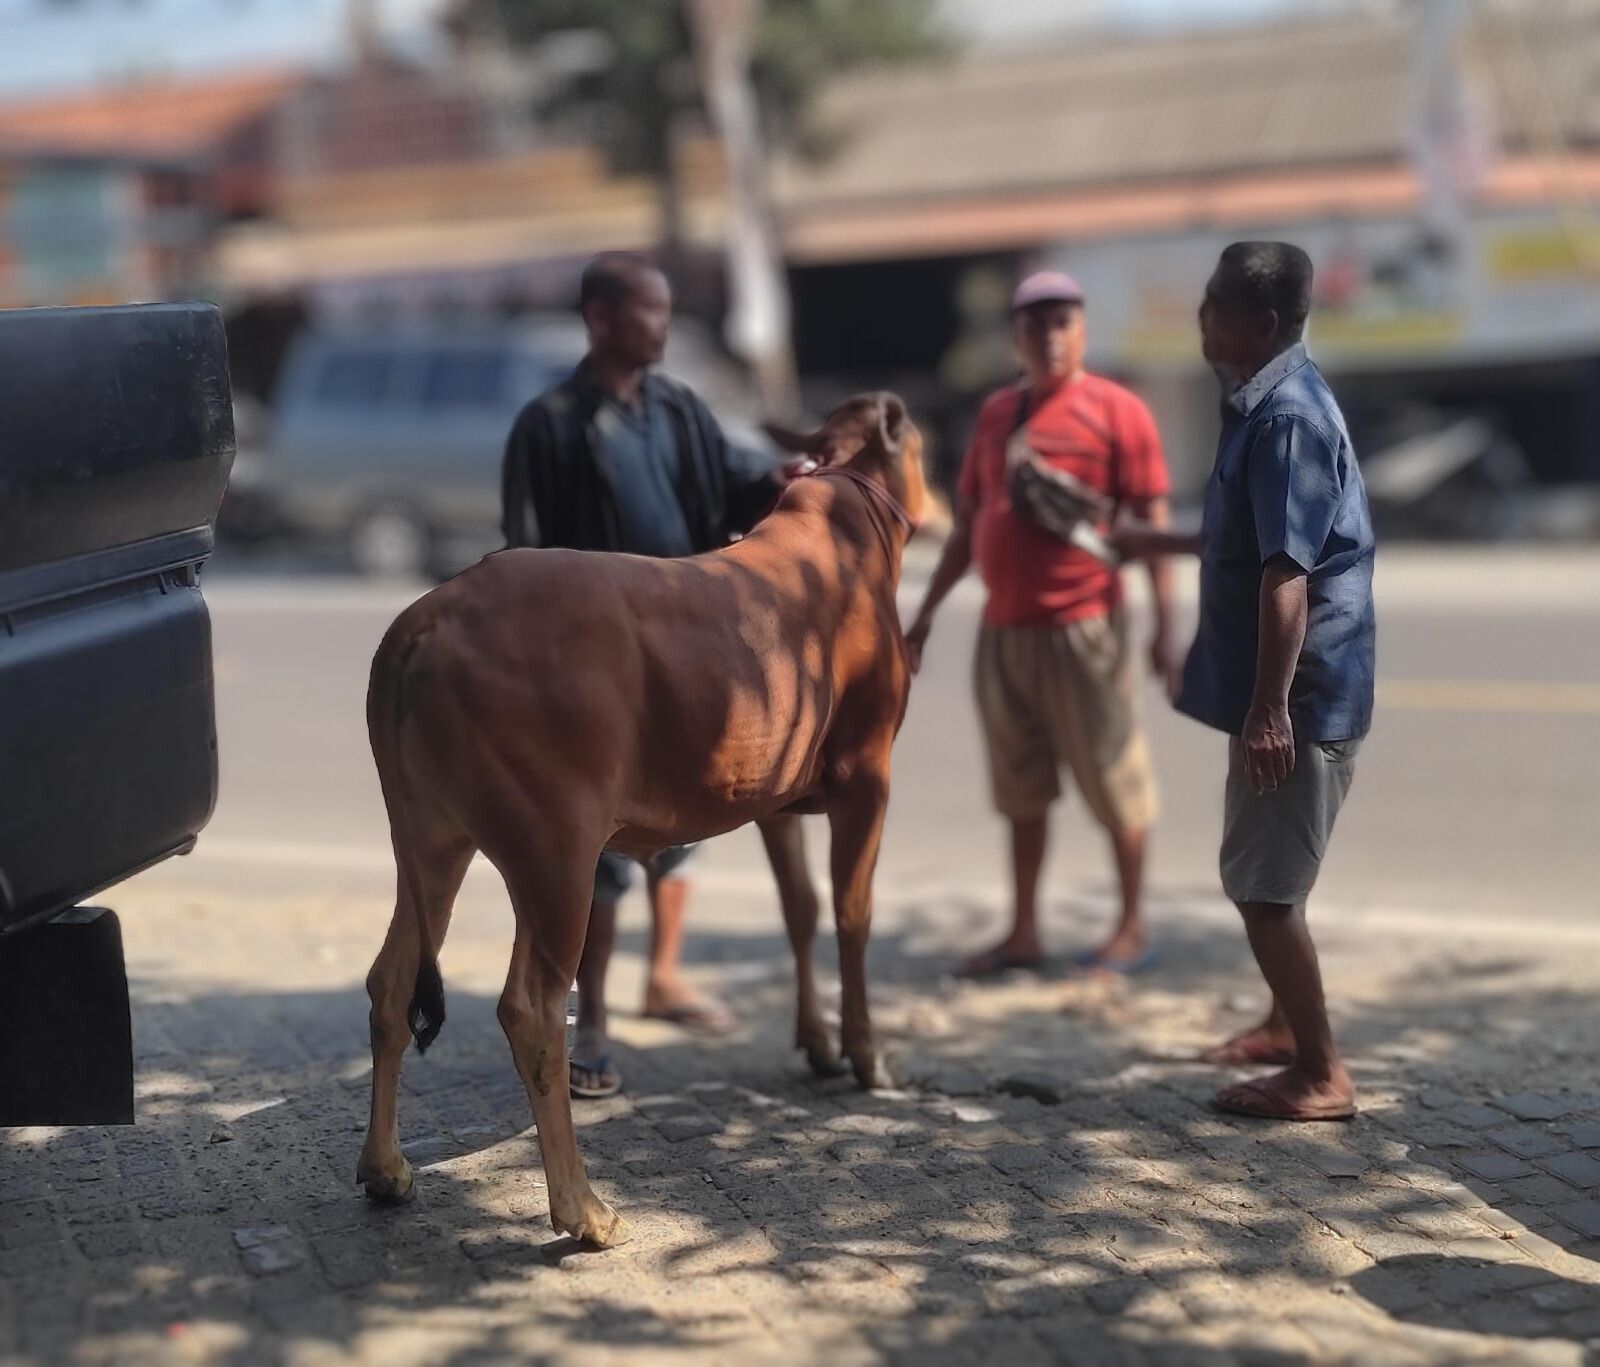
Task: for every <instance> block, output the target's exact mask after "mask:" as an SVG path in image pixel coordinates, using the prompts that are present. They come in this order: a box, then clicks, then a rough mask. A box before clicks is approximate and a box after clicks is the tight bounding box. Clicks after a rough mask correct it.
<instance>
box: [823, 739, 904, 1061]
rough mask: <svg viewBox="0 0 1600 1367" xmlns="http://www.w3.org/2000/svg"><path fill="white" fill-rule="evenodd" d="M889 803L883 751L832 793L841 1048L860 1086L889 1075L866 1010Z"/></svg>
mask: <svg viewBox="0 0 1600 1367" xmlns="http://www.w3.org/2000/svg"><path fill="white" fill-rule="evenodd" d="M888 804H889V764H888V754H887V747H885V753H884V756H883V759H882V762H881V764H878V765H872V766H868V765H863V766H862V767H860V768H858V769H857V770H856V771H855V772H854V773H853V774H852V775H851V776H850V778H849V779H848V780H847V781H846V782H845V783H844V784H842V785H841V786H840V788H839V790H838V791H837V792H836V793H835V794H833V795H831V797H830V801H829V804H828V821H829V825H830V828H831V831H832V838H833V850H832V865H833V914H834V921H835V922H836V924H837V926H838V932H839V977H840V981H841V985H842V988H843V1001H842V1005H841V1012H840V1016H841V1022H842V1028H841V1032H840V1034H841V1041H840V1042H841V1045H842V1047H843V1050H844V1055H845V1057H846V1058H848V1059H849V1060H850V1066H851V1067H852V1068H854V1070H855V1074H856V1081H857V1082H859V1083H860V1084H861V1085H862V1086H863V1087H888V1086H892V1085H893V1084H892V1083H891V1082H890V1080H889V1074H888V1071H887V1070H886V1069H885V1068H884V1066H883V1064H882V1063H881V1062H880V1061H879V1060H878V1053H877V1050H876V1048H875V1047H874V1045H873V1042H872V1018H871V1015H870V1014H869V1012H868V1009H867V940H868V937H869V936H870V934H871V931H872V875H873V871H874V870H875V869H876V868H877V864H878V845H879V842H880V841H881V840H882V837H883V817H884V812H885V810H886V809H887V807H888Z"/></svg>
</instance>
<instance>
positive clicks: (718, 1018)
mask: <svg viewBox="0 0 1600 1367" xmlns="http://www.w3.org/2000/svg"><path fill="white" fill-rule="evenodd" d="M639 1014H640V1015H641V1016H643V1017H644V1019H645V1020H652V1021H666V1022H668V1024H671V1025H678V1026H682V1027H683V1028H684V1029H685V1030H692V1031H694V1033H695V1034H697V1035H712V1036H716V1035H728V1034H732V1033H733V1031H734V1029H735V1028H736V1027H737V1026H738V1024H739V1023H738V1021H737V1020H735V1019H734V1015H733V1012H731V1011H730V1010H728V1008H727V1007H726V1006H724V1005H722V1003H721V1002H715V1001H700V1002H686V1003H684V1004H683V1005H681V1006H669V1007H667V1008H666V1009H665V1010H664V1011H641V1012H640V1013H639Z"/></svg>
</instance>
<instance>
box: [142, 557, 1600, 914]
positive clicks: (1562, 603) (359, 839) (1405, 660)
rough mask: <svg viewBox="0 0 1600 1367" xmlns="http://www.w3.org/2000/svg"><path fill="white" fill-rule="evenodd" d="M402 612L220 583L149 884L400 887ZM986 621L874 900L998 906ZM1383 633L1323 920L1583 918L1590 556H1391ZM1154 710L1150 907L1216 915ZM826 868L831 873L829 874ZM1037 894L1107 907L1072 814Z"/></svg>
mask: <svg viewBox="0 0 1600 1367" xmlns="http://www.w3.org/2000/svg"><path fill="white" fill-rule="evenodd" d="M927 559H928V557H927V556H926V555H923V556H921V557H919V558H918V561H917V563H915V564H912V565H909V566H908V573H907V582H906V584H905V585H904V586H903V590H902V601H903V603H907V604H911V603H914V602H915V600H916V597H917V596H918V595H919V594H920V590H921V584H922V582H923V579H924V576H925V574H926V571H927ZM1136 587H1137V586H1136ZM410 596H411V591H410V590H407V589H404V588H398V589H397V588H377V587H372V586H369V585H365V584H362V583H359V582H356V581H352V580H347V579H341V578H338V577H333V576H321V577H293V576H269V577H261V576H249V575H243V574H238V573H229V572H228V571H227V567H226V565H225V564H224V566H223V567H222V569H221V572H220V573H218V574H217V575H216V576H215V577H214V579H213V581H212V582H211V583H210V584H209V585H208V587H207V597H208V601H209V602H210V603H211V605H212V611H213V617H214V626H215V650H216V664H217V680H218V684H217V688H218V708H219V725H220V740H221V756H222V797H221V801H220V803H219V807H218V810H217V814H216V817H215V819H214V821H213V823H212V825H211V826H210V828H209V829H208V830H207V832H206V834H205V835H204V837H203V838H202V841H201V845H200V849H199V851H198V852H197V853H196V854H195V855H194V856H192V857H191V858H190V859H188V860H185V861H180V862H179V863H176V864H173V865H170V866H168V868H167V870H165V871H158V872H156V873H153V874H150V875H146V877H160V878H163V879H167V878H171V879H176V880H178V881H179V882H183V883H190V884H193V883H196V882H203V883H205V884H206V885H208V886H230V885H233V884H238V885H239V886H241V887H250V888H252V889H260V888H263V887H270V888H278V887H281V888H282V889H283V891H285V892H286V893H287V892H294V891H300V890H311V889H317V888H322V887H326V886H329V885H332V884H339V883H343V882H348V881H349V880H359V881H361V882H362V884H363V885H365V884H366V883H367V882H368V881H369V880H372V879H387V878H388V877H389V876H390V870H391V869H392V864H390V863H389V856H388V850H387V828H386V824H385V821H384V815H383V810H382V805H381V801H380V798H379V793H378V788H377V782H376V778H375V775H374V773H373V770H372V766H371V760H370V757H369V755H368V752H367V749H366V739H365V733H364V724H363V696H364V690H365V685H366V673H367V666H368V662H369V660H370V658H371V654H372V650H373V648H374V646H375V645H376V643H377V641H378V639H379V638H380V636H381V635H382V633H383V630H384V628H385V627H386V626H387V624H388V622H389V621H390V620H391V618H392V617H393V615H394V614H395V612H397V611H398V610H399V608H400V607H401V606H403V604H404V603H405V602H406V601H407V600H408V598H409V597H410ZM980 605H981V593H980V590H979V589H978V587H977V585H976V584H975V583H974V582H972V581H971V580H969V581H967V582H966V583H965V584H963V585H962V586H961V588H960V589H958V591H957V593H956V594H955V595H953V596H952V598H951V599H950V601H949V603H948V604H947V606H946V608H945V610H944V612H943V614H942V615H941V617H940V620H939V623H938V626H937V629H936V632H935V635H934V638H933V641H932V643H931V646H930V649H929V653H928V659H927V664H926V667H925V669H924V672H923V674H922V676H921V677H920V678H919V680H918V682H917V685H916V688H915V691H914V694H913V699H912V704H911V710H910V715H909V717H908V719H907V722H906V726H905V729H904V731H903V732H902V734H901V738H900V741H899V744H898V747H897V750H896V760H895V776H894V793H893V797H892V802H891V809H890V819H889V826H888V831H887V834H886V837H885V845H884V851H883V856H882V862H881V865H880V876H879V883H878V887H879V896H880V899H882V898H886V897H892V895H893V892H894V890H896V889H902V890H903V889H907V888H917V889H923V890H931V889H933V888H939V889H943V890H945V891H948V892H952V893H954V894H957V895H959V894H962V893H967V892H971V893H973V894H974V895H977V894H978V893H979V892H980V891H981V890H984V889H987V890H988V892H987V894H986V896H985V898H984V900H988V901H993V900H995V898H996V897H997V896H998V895H999V893H998V890H999V888H1000V887H1001V880H1002V879H1003V877H1004V872H1005V865H1004V862H1003V858H1002V855H1003V846H1002V837H1003V831H1002V828H1001V826H1000V824H999V823H998V821H997V820H996V819H995V818H994V817H993V816H992V814H991V813H990V811H989V809H988V803H987V795H986V789H985V782H984V777H983V767H982V756H981V751H980V744H979V737H978V732H977V726H976V720H975V717H974V714H973V709H972V706H971V702H970V697H969V690H968V681H967V671H968V658H969V652H970V645H971V641H972V637H973V633H974V631H975V628H976V623H977V618H978V612H979V608H980ZM1379 620H1380V644H1379V679H1380V682H1379V690H1380V703H1379V709H1378V720H1377V723H1376V727H1375V730H1374V732H1373V734H1372V736H1371V738H1370V739H1369V741H1368V743H1367V745H1366V747H1365V749H1364V751H1363V754H1362V759H1361V763H1360V768H1359V770H1358V777H1357V781H1356V788H1355V791H1354V793H1353V795H1352V798H1351V800H1350V803H1349V805H1348V807H1347V809H1346V813H1345V816H1344V818H1343V820H1342V824H1341V827H1340V830H1339V832H1338V834H1337V836H1336V838H1335V844H1334V847H1333V850H1332V852H1331V854H1330V857H1329V862H1328V865H1327V867H1326V870H1325V874H1324V880H1323V883H1322V885H1321V886H1320V887H1319V893H1318V901H1319V902H1320V903H1322V904H1324V905H1326V906H1329V907H1354V908H1359V909H1361V910H1363V911H1365V912H1369V913H1370V912H1382V911H1385V910H1391V909H1392V910H1393V911H1395V912H1396V913H1404V914H1407V915H1410V914H1413V913H1417V914H1426V915H1427V916H1430V917H1434V918H1438V921H1439V927H1440V929H1441V930H1445V929H1447V927H1448V925H1449V920H1448V918H1450V917H1451V916H1453V915H1470V916H1472V917H1474V918H1475V919H1479V918H1483V917H1494V918H1503V919H1504V920H1505V922H1506V923H1508V924H1512V923H1515V922H1516V921H1517V920H1518V919H1528V918H1532V919H1536V920H1541V921H1568V920H1570V919H1571V918H1581V919H1585V920H1593V919H1594V917H1595V914H1596V912H1600V839H1597V836H1600V784H1597V783H1596V770H1597V767H1600V557H1594V556H1571V555H1568V556H1556V557H1549V556H1544V557H1541V556H1529V555H1526V554H1507V553H1504V552H1500V553H1494V554H1487V555H1485V554H1468V555H1462V554H1459V553H1457V554H1449V555H1445V554H1437V553H1435V554H1425V555H1417V554H1412V553H1406V554H1399V555H1394V556H1391V557H1388V558H1387V559H1386V560H1385V562H1384V563H1383V565H1382V567H1381V569H1380V574H1379ZM1145 709H1146V715H1147V717H1148V720H1149V727H1150V732H1151V738H1152V744H1153V747H1154V750H1155V754H1156V758H1157V764H1158V767H1159V770H1160V777H1161V784H1162V793H1163V802H1164V807H1165V811H1164V815H1163V818H1162V821H1161V823H1160V826H1159V828H1158V831H1157V835H1156V839H1155V843H1154V846H1153V863H1152V868H1151V874H1150V881H1151V888H1152V892H1153V894H1155V895H1156V896H1158V897H1167V898H1180V899H1181V898H1189V897H1193V898H1205V897H1212V896H1214V895H1215V886H1216V884H1215V872H1214V870H1215V857H1214V852H1215V846H1216V841H1217V835H1218V830H1219V824H1220V796H1221V784H1222V776H1223V768H1224V746H1223V743H1222V740H1221V738H1220V737H1219V736H1217V735H1215V734H1212V733H1209V732H1207V731H1205V730H1204V729H1202V728H1201V727H1198V726H1196V725H1194V724H1192V723H1190V722H1188V721H1186V720H1185V719H1183V718H1181V717H1178V716H1176V715H1174V714H1173V713H1172V712H1171V711H1170V709H1169V708H1168V707H1167V706H1166V704H1165V702H1164V701H1163V700H1162V699H1161V698H1160V697H1159V695H1158V694H1157V692H1156V691H1155V689H1154V688H1148V689H1147V692H1146V697H1145ZM816 835H817V837H818V839H817V841H816V843H815V844H814V847H813V848H814V850H816V851H818V852H820V850H821V849H822V847H823V846H822V837H823V835H824V832H823V831H821V830H820V829H819V830H818V831H817V832H816ZM815 862H816V865H817V866H818V867H819V868H820V867H823V864H824V861H823V860H822V858H821V857H820V853H819V855H818V857H816V858H815ZM1047 877H1048V879H1049V880H1050V882H1049V886H1050V890H1051V894H1052V896H1054V897H1057V898H1061V897H1080V898H1084V899H1088V900H1089V901H1091V902H1093V901H1095V900H1097V899H1098V898H1099V897H1101V896H1103V895H1104V894H1105V893H1106V892H1107V891H1108V888H1109V868H1108V864H1107V860H1106V856H1105V854H1104V851H1103V848H1102V842H1101V838H1100V836H1099V835H1098V834H1097V833H1096V832H1095V831H1094V830H1093V829H1092V827H1090V826H1089V825H1088V824H1087V822H1086V821H1085V820H1084V817H1083V814H1082V809H1081V806H1080V804H1078V803H1077V802H1075V801H1072V800H1070V799H1069V801H1067V802H1066V803H1064V804H1063V806H1062V808H1061V809H1060V819H1059V821H1058V823H1057V828H1056V838H1055V841H1054V845H1053V850H1052V860H1051V864H1050V868H1049V871H1048V874H1047ZM702 880H703V882H704V884H705V886H706V887H707V889H708V890H711V891H715V890H717V889H721V890H722V891H724V892H728V893H740V892H742V891H743V890H745V889H748V890H749V891H750V893H751V894H752V895H756V894H759V893H762V891H763V890H764V889H765V888H766V887H767V884H766V882H765V873H764V865H763V863H762V859H761V855H760V850H759V844H758V842H757V841H756V840H755V838H754V835H753V833H752V832H740V833H735V834H734V835H732V836H728V837H724V838H723V839H721V840H718V841H717V842H715V843H714V845H713V846H711V847H710V849H709V850H708V851H707V853H706V858H705V860H704V863H703V867H702ZM765 895H767V896H770V893H767V894H765ZM1374 923H1375V924H1381V918H1380V919H1379V920H1378V921H1375V922H1374Z"/></svg>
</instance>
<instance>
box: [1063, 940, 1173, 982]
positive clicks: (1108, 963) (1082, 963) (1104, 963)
mask: <svg viewBox="0 0 1600 1367" xmlns="http://www.w3.org/2000/svg"><path fill="white" fill-rule="evenodd" d="M1160 961H1161V951H1160V950H1158V949H1156V948H1155V946H1154V945H1146V946H1145V947H1144V948H1143V949H1141V950H1140V951H1139V952H1138V953H1137V954H1135V955H1134V956H1133V958H1131V959H1105V958H1102V957H1101V956H1100V955H1099V953H1098V952H1096V951H1095V950H1092V949H1091V950H1089V951H1087V952H1086V953H1083V954H1079V955H1078V956H1077V957H1076V958H1074V959H1073V961H1072V962H1073V965H1074V967H1076V968H1079V969H1081V970H1082V971H1083V972H1085V973H1115V974H1116V975H1117V976H1118V977H1119V978H1131V977H1133V976H1134V974H1136V973H1147V972H1149V970H1150V969H1152V968H1154V967H1155V966H1156V964H1158V963H1159V962H1160Z"/></svg>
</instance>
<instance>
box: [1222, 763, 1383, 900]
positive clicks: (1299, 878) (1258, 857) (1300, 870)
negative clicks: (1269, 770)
mask: <svg viewBox="0 0 1600 1367" xmlns="http://www.w3.org/2000/svg"><path fill="white" fill-rule="evenodd" d="M1360 749H1361V742H1360V741H1359V740H1338V741H1313V742H1312V743H1311V744H1309V745H1301V746H1298V747H1297V748H1296V750H1295V762H1294V772H1293V773H1292V774H1290V775H1289V777H1288V778H1287V779H1286V780H1284V782H1283V783H1282V784H1281V785H1280V786H1279V787H1278V789H1277V790H1276V791H1275V792H1271V793H1262V794H1261V795H1260V796H1259V797H1258V796H1257V795H1256V794H1255V793H1253V792H1252V791H1251V790H1250V778H1249V775H1248V774H1247V773H1246V772H1245V767H1244V746H1243V744H1242V743H1241V742H1240V741H1239V738H1238V737H1237V736H1235V737H1234V738H1233V739H1232V740H1231V741H1229V742H1228V791H1227V798H1226V800H1225V802H1224V804H1223V818H1222V890H1223V891H1224V892H1225V893H1227V894H1228V897H1229V899H1230V900H1231V901H1234V902H1270V903H1275V904H1278V905H1281V906H1298V905H1299V904H1300V903H1302V902H1304V901H1305V900H1306V898H1307V897H1309V896H1310V895H1311V889H1312V888H1313V887H1314V886H1315V885H1316V881H1317V872H1318V870H1320V869H1321V867H1322V856H1323V855H1324V854H1325V853H1327V849H1328V838H1329V837H1330V836H1331V835H1332V834H1333V824H1334V822H1335V821H1336V820H1337V819H1338V816H1339V808H1340V807H1342V806H1343V805H1344V799H1345V795H1346V794H1348V793H1349V791H1350V783H1351V780H1352V779H1353V778H1354V777H1355V771H1356V752H1357V751H1359V750H1360Z"/></svg>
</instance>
